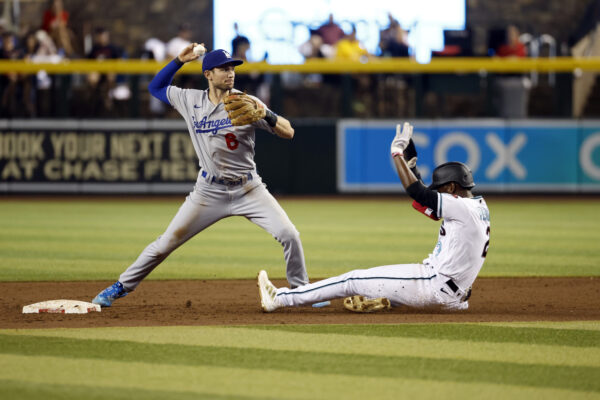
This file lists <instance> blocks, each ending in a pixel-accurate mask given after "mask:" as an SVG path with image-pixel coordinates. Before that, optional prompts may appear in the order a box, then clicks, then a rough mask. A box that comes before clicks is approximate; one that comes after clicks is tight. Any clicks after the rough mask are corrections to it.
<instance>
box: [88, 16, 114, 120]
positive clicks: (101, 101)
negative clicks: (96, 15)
mask: <svg viewBox="0 0 600 400" xmlns="http://www.w3.org/2000/svg"><path fill="white" fill-rule="evenodd" d="M122 56H123V51H122V50H121V49H120V48H118V47H117V46H115V45H113V44H112V43H111V40H110V32H109V31H108V29H106V28H103V27H99V28H96V30H95V31H94V44H93V46H92V49H91V51H90V53H89V54H87V58H89V59H95V60H107V59H116V58H121V57H122ZM87 82H88V85H89V89H90V90H89V95H90V96H91V97H90V98H89V99H88V101H89V104H90V106H91V114H92V115H94V116H102V115H103V114H106V113H107V112H109V111H110V110H111V109H112V108H113V102H112V98H111V96H110V94H111V91H112V90H113V89H114V88H115V87H116V82H117V76H116V75H115V74H99V73H97V72H92V73H90V74H88V76H87Z"/></svg>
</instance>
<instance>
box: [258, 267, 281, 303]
mask: <svg viewBox="0 0 600 400" xmlns="http://www.w3.org/2000/svg"><path fill="white" fill-rule="evenodd" d="M258 292H259V293H260V305H261V307H262V309H263V311H264V312H271V311H275V310H277V309H278V308H281V307H282V305H281V303H280V302H279V301H278V300H277V297H276V295H277V288H276V287H275V285H273V284H272V283H271V281H270V280H269V277H268V276H267V272H266V271H264V270H263V271H260V272H259V273H258Z"/></svg>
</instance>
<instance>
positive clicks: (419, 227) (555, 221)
mask: <svg viewBox="0 0 600 400" xmlns="http://www.w3.org/2000/svg"><path fill="white" fill-rule="evenodd" d="M180 204H181V201H179V200H162V201H144V200H142V201H131V200H129V201H119V200H108V199H107V200H100V201H89V200H79V201H78V200H76V199H73V200H67V201H58V200H50V201H28V200H18V201H16V200H10V199H7V200H4V201H2V202H0V280H3V281H9V280H11V281H19V280H90V279H114V278H115V276H117V275H118V274H120V273H121V272H122V271H123V270H124V269H125V268H126V267H127V266H128V265H129V264H130V263H131V262H133V261H134V260H135V258H137V256H138V255H139V253H140V252H141V250H142V249H143V248H144V247H145V246H146V245H147V244H148V243H150V242H152V241H153V240H155V239H156V237H157V236H158V235H160V234H161V233H162V232H163V230H164V229H165V228H166V226H167V225H168V223H169V222H170V220H171V218H172V217H173V216H174V215H175V213H176V211H177V209H178V207H179V205H180ZM281 204H282V206H283V207H284V209H285V210H286V211H287V213H288V215H289V216H290V218H291V219H292V221H293V222H294V224H295V225H296V227H297V228H298V230H299V231H300V233H301V238H302V242H303V245H304V252H305V256H306V261H307V266H308V270H309V274H310V276H313V277H326V276H331V275H336V274H340V273H343V272H346V271H348V270H350V269H354V268H359V267H360V268H362V267H372V266H377V265H387V264H399V263H413V262H420V261H421V260H423V259H424V258H425V257H426V256H427V254H428V253H429V252H430V251H431V250H432V249H433V247H434V245H435V242H436V240H437V231H438V226H439V223H436V222H433V221H431V220H429V219H427V218H425V217H424V216H422V215H420V214H418V213H417V212H415V211H414V210H413V209H412V208H411V207H410V202H409V201H408V199H407V198H399V199H397V200H393V199H382V200H376V199H360V200H344V199H342V200H333V199H324V200H319V199H316V200H314V199H300V200H297V199H288V200H285V199H284V200H282V201H281ZM489 207H490V211H491V219H492V233H491V246H490V251H489V255H488V258H487V260H486V264H485V265H484V268H483V270H482V272H481V274H480V276H598V275H600V246H598V243H600V230H599V229H598V226H599V225H600V202H593V201H589V200H586V201H577V200H576V199H574V200H564V199H563V200H555V199H553V198H548V199H547V200H543V201H541V200H540V201H530V200H526V201H521V200H516V199H498V198H494V199H491V200H490V201H489ZM262 268H266V269H267V270H268V271H269V273H270V275H271V276H272V277H275V278H277V277H279V278H281V277H284V261H283V254H282V249H281V246H280V245H279V244H278V243H277V242H276V241H275V240H273V238H272V237H271V236H270V235H269V234H268V233H266V232H265V231H263V230H262V229H260V228H259V227H257V226H255V225H253V224H252V223H250V222H248V221H246V220H245V219H244V218H242V217H233V218H229V219H226V220H222V221H220V222H218V223H217V224H215V225H213V226H212V227H210V228H208V229H207V230H206V231H204V232H202V233H201V234H199V235H197V236H196V237H195V238H193V239H192V240H190V241H189V242H188V243H186V244H185V245H183V246H182V247H181V248H179V249H177V250H176V251H175V252H174V253H173V254H172V255H171V256H170V257H169V258H168V259H167V260H166V261H165V262H164V263H163V265H162V266H161V267H159V268H157V269H156V270H155V271H154V272H153V273H152V275H150V277H149V279H188V278H192V279H207V278H208V279H210V278H248V277H253V276H254V275H255V274H256V271H257V270H259V269H262Z"/></svg>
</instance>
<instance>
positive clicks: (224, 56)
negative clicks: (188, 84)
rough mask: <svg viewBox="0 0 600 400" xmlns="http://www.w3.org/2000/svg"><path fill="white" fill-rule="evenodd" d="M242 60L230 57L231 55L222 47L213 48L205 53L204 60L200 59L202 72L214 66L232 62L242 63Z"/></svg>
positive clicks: (235, 63)
mask: <svg viewBox="0 0 600 400" xmlns="http://www.w3.org/2000/svg"><path fill="white" fill-rule="evenodd" d="M243 63H244V62H243V61H242V60H238V59H236V58H231V55H230V54H229V53H228V52H226V51H225V50H223V49H217V50H213V51H211V52H208V53H206V55H205V56H204V60H202V72H204V71H208V70H211V69H213V68H216V67H220V66H222V65H225V64H232V65H233V66H236V65H240V64H243Z"/></svg>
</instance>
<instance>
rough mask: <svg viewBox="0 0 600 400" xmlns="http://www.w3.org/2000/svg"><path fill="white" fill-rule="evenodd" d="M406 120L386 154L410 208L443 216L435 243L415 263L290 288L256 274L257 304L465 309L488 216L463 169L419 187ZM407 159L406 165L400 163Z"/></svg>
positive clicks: (453, 168)
mask: <svg viewBox="0 0 600 400" xmlns="http://www.w3.org/2000/svg"><path fill="white" fill-rule="evenodd" d="M412 131H413V127H412V126H411V125H410V124H409V123H405V124H404V126H400V125H398V126H397V127H396V136H395V138H394V140H393V142H392V145H391V153H392V157H393V160H394V164H395V166H396V169H397V171H398V175H399V177H400V180H401V181H402V184H403V186H404V188H405V189H406V192H407V193H408V194H409V195H410V196H411V197H412V198H413V199H414V202H413V207H414V208H416V209H417V210H419V211H421V212H422V213H423V214H425V215H427V216H428V217H430V218H432V219H434V220H436V221H437V220H439V219H443V222H442V225H441V227H440V233H439V237H438V242H437V244H436V246H435V248H434V249H433V252H432V254H430V255H429V257H427V258H426V259H425V260H424V261H423V262H422V263H421V264H400V265H386V266H382V267H375V268H371V269H364V270H355V271H351V272H348V273H346V274H343V275H340V276H336V277H334V278H329V279H325V280H322V281H319V282H315V283H312V284H309V285H305V286H300V287H297V288H294V289H288V288H279V289H278V288H276V287H275V286H273V284H272V283H271V282H270V281H269V278H268V277H267V274H266V272H265V271H260V272H259V274H258V286H259V291H260V298H261V305H262V308H263V310H264V311H266V312H271V311H274V310H276V309H278V308H280V307H288V306H300V305H305V304H312V303H316V302H321V301H324V300H329V299H335V298H340V297H346V296H349V297H348V298H346V299H345V300H344V306H346V308H348V309H350V310H352V311H359V312H360V311H363V312H368V311H374V310H377V309H381V308H389V307H390V306H391V305H406V306H410V307H441V308H443V309H450V310H462V309H466V308H468V306H469V305H468V302H467V300H468V298H469V296H470V294H471V289H470V287H471V285H472V283H473V282H474V281H475V278H476V277H477V274H478V273H479V270H480V269H481V267H482V266H483V262H484V261H485V257H486V255H487V251H488V246H489V237H490V213H489V210H488V207H487V205H486V203H485V200H484V199H483V198H482V197H481V196H476V197H474V196H473V195H472V193H471V189H472V188H473V187H474V186H475V183H474V182H473V176H472V174H471V171H470V170H469V168H468V167H467V166H466V165H464V164H462V163H459V162H448V163H445V164H442V165H440V166H438V167H437V168H436V169H435V170H434V171H433V183H432V184H431V186H429V187H425V186H424V185H423V183H422V182H421V181H420V175H419V172H418V170H417V169H416V155H417V153H416V150H415V147H414V143H413V142H412V140H411V137H412ZM407 160H408V162H407Z"/></svg>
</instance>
